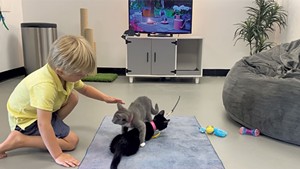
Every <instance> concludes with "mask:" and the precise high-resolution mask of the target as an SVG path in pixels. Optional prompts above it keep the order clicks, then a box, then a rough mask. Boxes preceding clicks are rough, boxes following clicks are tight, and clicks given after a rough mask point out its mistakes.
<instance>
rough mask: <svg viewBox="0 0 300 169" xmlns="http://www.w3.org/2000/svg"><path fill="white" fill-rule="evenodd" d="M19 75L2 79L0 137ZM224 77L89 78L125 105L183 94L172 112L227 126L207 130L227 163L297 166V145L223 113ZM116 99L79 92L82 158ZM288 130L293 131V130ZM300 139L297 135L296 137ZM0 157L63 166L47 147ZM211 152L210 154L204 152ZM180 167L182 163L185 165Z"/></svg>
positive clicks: (0, 167)
mask: <svg viewBox="0 0 300 169" xmlns="http://www.w3.org/2000/svg"><path fill="white" fill-rule="evenodd" d="M21 79H22V77H19V78H15V79H11V80H7V81H4V82H1V83H0V96H1V97H0V110H1V111H0V112H1V113H0V124H1V127H0V142H2V141H3V140H4V139H5V138H6V136H7V135H8V134H9V126H8V122H7V112H6V101H7V99H8V97H9V94H10V93H11V91H12V90H13V88H14V87H15V86H16V85H17V83H18V82H19V81H20V80H21ZM223 82H224V78H223V77H203V78H201V79H200V84H195V83H194V81H193V80H192V79H167V80H164V81H161V79H158V78H147V79H143V78H138V79H135V82H134V83H133V84H130V83H128V79H127V78H126V77H124V76H121V77H118V79H117V80H116V81H114V82H113V83H88V84H91V85H93V86H95V87H96V88H98V89H100V90H102V91H103V92H105V93H108V94H110V95H112V96H116V97H120V98H122V99H123V100H124V101H126V103H127V104H126V105H125V106H128V105H129V103H130V102H131V101H133V100H134V99H135V98H136V97H138V96H141V95H146V96H149V97H150V98H152V100H153V101H154V102H157V103H158V104H159V106H160V109H165V110H166V111H170V110H171V108H172V107H173V106H174V104H175V102H176V100H177V97H178V96H179V95H180V96H181V101H180V103H179V104H178V106H177V108H176V110H175V111H174V115H194V116H196V117H197V119H198V121H199V123H200V124H201V125H202V126H206V125H214V126H215V127H218V128H221V129H223V130H226V131H227V132H228V136H227V137H225V138H219V137H216V136H213V135H212V136H208V137H209V139H210V141H211V143H212V145H213V147H214V148H215V150H216V152H217V154H218V155H219V157H220V159H221V160H222V162H223V164H224V166H225V168H226V169H294V168H295V169H296V168H299V166H300V160H299V159H300V147H299V146H295V145H291V144H287V143H283V142H280V141H277V140H274V139H270V138H268V137H265V136H260V137H252V136H242V135H240V134H239V133H238V130H239V127H241V126H240V125H239V124H237V123H235V122H234V121H232V120H231V119H230V117H228V116H227V114H226V112H225V110H224V107H223V104H222V97H221V96H222V88H223ZM115 110H116V105H113V104H105V103H103V102H98V101H95V100H91V99H88V98H85V97H83V96H81V97H80V102H79V105H78V106H77V107H76V109H75V110H74V112H73V113H72V114H71V115H70V117H68V118H67V119H66V121H67V123H68V124H69V125H70V126H71V128H72V130H74V131H75V132H76V133H77V134H78V135H79V137H80V143H79V146H78V148H77V149H76V150H74V151H72V152H70V154H72V155H73V156H75V157H76V158H78V159H80V160H81V159H82V158H83V157H84V155H85V152H86V150H87V148H88V146H89V144H90V143H91V141H92V139H93V136H94V134H95V132H96V130H97V128H98V127H99V125H100V122H101V121H102V118H103V117H104V116H106V115H112V114H113V113H114V112H115ZM291 132H292V131H291ZM299 139H300V138H299ZM8 155H9V157H8V158H5V159H2V160H0V169H17V168H24V169H27V168H34V169H35V168H36V169H38V168H44V169H46V168H51V169H56V168H63V167H60V166H58V165H56V164H55V163H54V161H53V160H52V159H51V157H50V155H49V154H48V153H47V152H46V151H41V150H35V149H30V148H23V149H18V150H14V151H10V152H8ZM207 158H209V157H207ZM183 168H184V167H183Z"/></svg>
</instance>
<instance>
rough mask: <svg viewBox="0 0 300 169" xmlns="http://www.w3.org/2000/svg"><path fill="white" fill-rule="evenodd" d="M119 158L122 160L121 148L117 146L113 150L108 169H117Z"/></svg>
mask: <svg viewBox="0 0 300 169" xmlns="http://www.w3.org/2000/svg"><path fill="white" fill-rule="evenodd" d="M121 158H122V150H121V147H120V146H118V147H117V148H116V150H115V153H114V158H113V160H112V162H111V164H110V169H117V168H118V165H119V163H120V161H121Z"/></svg>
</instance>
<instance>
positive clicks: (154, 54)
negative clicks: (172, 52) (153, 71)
mask: <svg viewBox="0 0 300 169" xmlns="http://www.w3.org/2000/svg"><path fill="white" fill-rule="evenodd" d="M154 62H156V52H154Z"/></svg>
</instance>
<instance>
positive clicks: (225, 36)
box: [0, 0, 300, 72]
mask: <svg viewBox="0 0 300 169" xmlns="http://www.w3.org/2000/svg"><path fill="white" fill-rule="evenodd" d="M9 1H12V2H13V4H14V5H16V6H17V7H18V6H20V4H21V0H9ZM278 1H279V2H280V3H282V4H283V5H284V7H285V9H286V10H289V26H288V28H287V29H286V31H284V32H283V34H282V35H280V36H278V37H279V39H278V38H277V40H276V41H277V42H288V41H290V40H294V39H298V38H300V36H299V34H300V29H299V28H300V25H299V24H300V23H299V22H297V21H298V20H299V19H298V18H299V10H298V9H299V6H300V1H299V0H278ZM193 2H194V11H193V12H194V13H193V35H195V36H201V37H203V38H204V44H203V45H204V46H203V68H204V69H230V68H231V67H232V66H233V64H234V63H235V62H236V61H237V60H239V59H240V58H242V57H243V56H246V55H248V53H249V49H248V47H246V43H244V42H242V41H239V42H238V43H237V44H236V46H234V41H233V34H234V31H235V29H236V26H235V25H234V24H236V23H239V22H241V21H243V20H245V18H246V12H245V8H244V7H245V6H250V5H252V3H253V2H254V0H226V1H224V0H194V1H193ZM22 3H23V4H22V9H19V8H20V7H18V8H17V9H16V10H12V12H11V13H9V14H8V16H7V22H8V21H9V23H10V24H13V25H12V26H10V27H12V30H11V31H9V33H7V31H5V30H4V29H3V28H1V27H0V49H1V50H0V54H1V55H0V57H2V58H3V59H1V60H3V61H1V63H0V72H2V71H4V70H7V69H13V68H15V67H20V66H23V61H22V58H23V56H22V52H20V50H18V51H16V50H14V48H13V47H12V46H14V47H15V46H17V48H18V49H19V48H20V44H21V39H20V26H19V25H20V22H52V23H56V24H57V25H58V28H57V29H58V35H59V36H61V35H64V34H74V35H79V34H80V8H87V9H88V10H89V27H91V28H93V29H94V35H95V41H96V45H97V47H96V49H97V66H98V67H116V68H124V67H125V63H126V62H125V58H126V45H125V44H124V41H123V39H121V38H120V36H121V35H122V34H123V31H124V30H125V29H127V27H128V25H127V21H128V16H127V15H128V14H127V6H128V4H127V0H26V1H23V2H22ZM22 10H23V16H22V14H19V12H21V11H22ZM14 12H18V14H14V15H18V16H17V17H15V16H14V17H13V16H9V15H13V13H14ZM10 17H12V18H11V19H10ZM22 19H23V21H22ZM13 28H14V29H13ZM3 36H4V38H2V37H3ZM180 36H182V35H180ZM13 37H14V38H13ZM9 39H10V40H9ZM13 39H15V40H13ZM9 41H13V42H10V43H13V44H14V45H8V42H9ZM3 46H6V47H3ZM3 50H4V51H3Z"/></svg>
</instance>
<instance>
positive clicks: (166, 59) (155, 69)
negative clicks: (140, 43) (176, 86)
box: [151, 39, 176, 75]
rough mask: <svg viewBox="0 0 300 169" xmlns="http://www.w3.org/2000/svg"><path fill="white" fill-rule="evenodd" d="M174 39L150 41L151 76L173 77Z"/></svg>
mask: <svg viewBox="0 0 300 169" xmlns="http://www.w3.org/2000/svg"><path fill="white" fill-rule="evenodd" d="M174 41H175V39H152V71H151V72H152V74H153V75H173V74H174V73H172V72H171V71H174V70H175V47H176V45H175V44H174V43H172V42H174Z"/></svg>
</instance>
